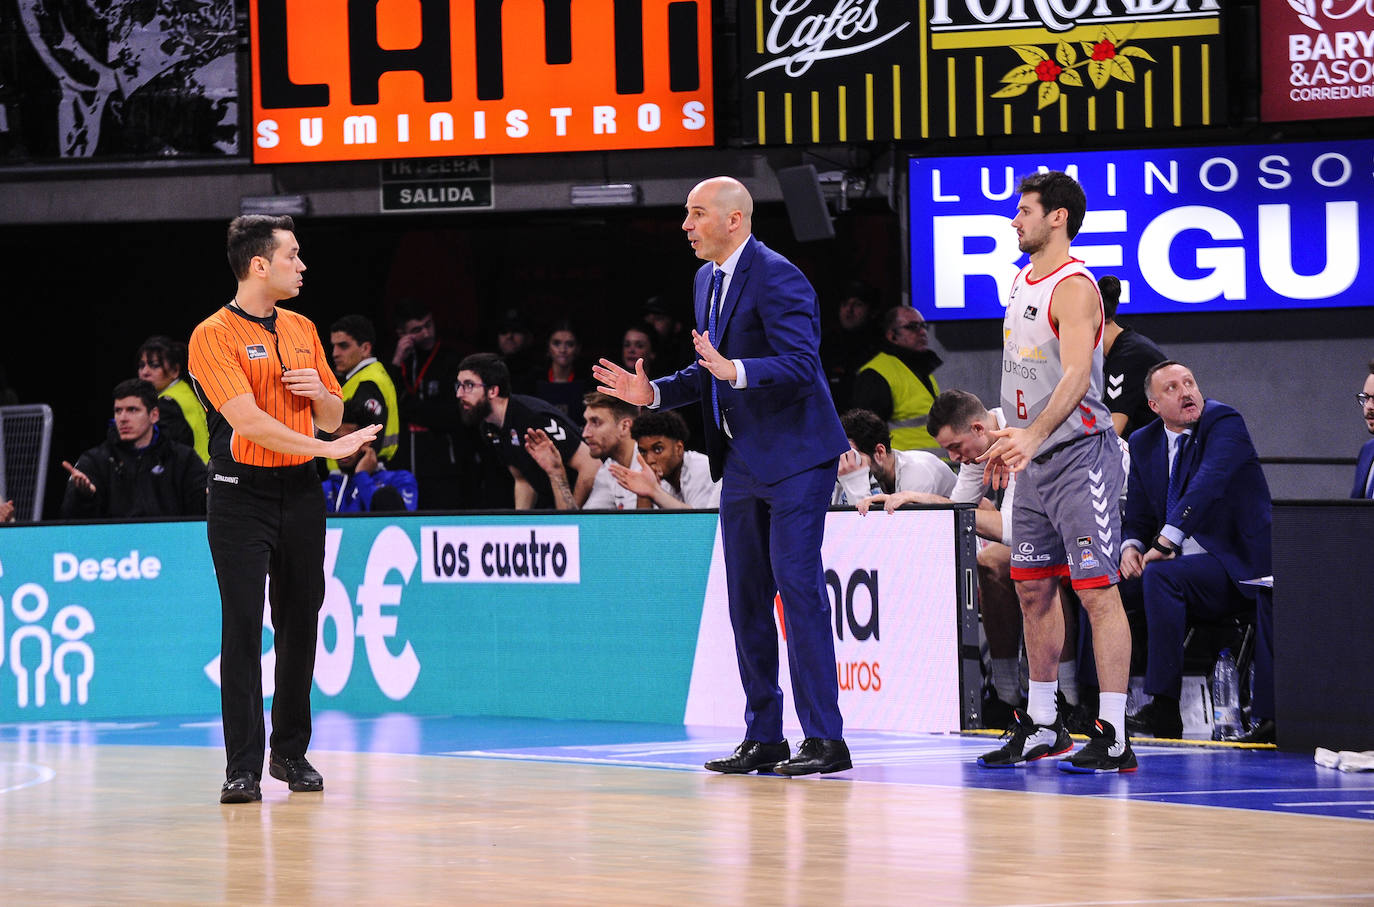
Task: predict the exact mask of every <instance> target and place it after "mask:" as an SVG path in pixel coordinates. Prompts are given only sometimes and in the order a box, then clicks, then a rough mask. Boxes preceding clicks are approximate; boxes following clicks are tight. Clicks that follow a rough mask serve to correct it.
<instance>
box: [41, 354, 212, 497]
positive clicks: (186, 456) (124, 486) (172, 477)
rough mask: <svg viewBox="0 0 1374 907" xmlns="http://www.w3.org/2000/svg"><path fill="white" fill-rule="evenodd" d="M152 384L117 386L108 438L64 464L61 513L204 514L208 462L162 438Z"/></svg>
mask: <svg viewBox="0 0 1374 907" xmlns="http://www.w3.org/2000/svg"><path fill="white" fill-rule="evenodd" d="M157 420H158V396H157V390H156V388H154V387H153V385H152V383H151V382H148V381H144V380H143V379H141V378H130V379H128V380H127V381H121V382H120V383H119V384H116V385H115V389H114V425H113V426H112V427H111V428H110V433H109V437H107V438H106V439H105V440H104V441H103V442H102V443H100V444H98V445H96V446H95V447H92V448H91V449H90V450H88V451H86V452H85V453H83V454H82V455H81V456H80V457H78V458H77V461H76V465H75V466H73V465H72V464H71V463H69V462H67V461H65V460H64V461H63V462H62V467H63V468H64V469H66V470H67V472H68V473H70V474H71V478H70V479H69V480H68V482H67V494H66V497H65V498H63V500H62V516H63V517H64V518H73V517H150V516H199V515H201V514H204V513H205V464H204V463H202V462H201V461H200V457H199V456H197V454H196V452H195V450H194V449H193V448H191V447H188V446H186V445H185V444H179V443H177V442H176V441H172V440H169V439H167V438H164V437H162V435H161V433H160V432H159V431H158V428H157Z"/></svg>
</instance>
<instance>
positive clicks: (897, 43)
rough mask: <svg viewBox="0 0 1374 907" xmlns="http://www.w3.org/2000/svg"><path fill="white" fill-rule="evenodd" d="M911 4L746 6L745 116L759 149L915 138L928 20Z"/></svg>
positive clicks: (761, 2)
mask: <svg viewBox="0 0 1374 907" xmlns="http://www.w3.org/2000/svg"><path fill="white" fill-rule="evenodd" d="M915 13H916V4H914V3H912V2H910V0H750V2H746V3H741V4H740V7H739V18H740V26H739V27H740V64H741V65H740V76H741V83H742V85H743V97H742V99H741V114H740V118H741V121H742V123H743V131H744V135H745V138H746V140H747V139H752V140H753V141H755V142H757V143H758V144H760V145H784V144H786V145H791V144H807V143H815V144H818V143H835V142H874V141H878V142H887V141H893V140H900V139H903V138H917V137H918V134H917V133H914V132H912V131H911V128H912V125H913V124H914V123H915V118H914V117H913V115H912V113H913V111H916V110H919V109H920V106H919V105H920V88H921V83H920V70H919V69H918V63H919V60H920V58H921V57H922V53H921V46H920V44H919V43H918V42H919V37H920V33H921V32H920V23H919V22H918V21H917V20H916V18H915Z"/></svg>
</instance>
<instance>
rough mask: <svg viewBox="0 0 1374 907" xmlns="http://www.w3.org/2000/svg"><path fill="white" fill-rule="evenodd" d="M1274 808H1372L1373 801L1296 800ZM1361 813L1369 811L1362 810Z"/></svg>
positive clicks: (1278, 804)
mask: <svg viewBox="0 0 1374 907" xmlns="http://www.w3.org/2000/svg"><path fill="white" fill-rule="evenodd" d="M1274 805H1275V806H1374V800H1296V801H1294V802H1292V803H1277V802H1276V803H1275V804H1274ZM1360 812H1362V813H1367V812H1370V810H1367V809H1362V810H1360Z"/></svg>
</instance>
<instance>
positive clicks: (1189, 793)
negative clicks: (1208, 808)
mask: <svg viewBox="0 0 1374 907" xmlns="http://www.w3.org/2000/svg"><path fill="white" fill-rule="evenodd" d="M1330 790H1333V788H1330V787H1254V788H1243V787H1242V788H1236V789H1233V790H1162V791H1148V792H1142V794H1141V795H1140V796H1151V797H1196V796H1197V795H1199V794H1206V795H1207V796H1212V795H1213V794H1296V793H1301V792H1302V791H1314V792H1320V793H1326V792H1327V791H1330ZM1342 790H1352V791H1356V790H1359V791H1364V790H1374V787H1355V788H1342ZM1280 805H1281V804H1280Z"/></svg>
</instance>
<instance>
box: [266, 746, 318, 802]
mask: <svg viewBox="0 0 1374 907" xmlns="http://www.w3.org/2000/svg"><path fill="white" fill-rule="evenodd" d="M267 773H268V774H269V775H271V776H272V777H273V778H276V779H277V780H278V781H285V782H286V786H287V788H288V789H289V790H293V791H296V792H298V793H299V792H301V791H314V790H324V776H323V775H321V774H320V773H319V772H317V771H315V766H313V765H311V764H310V761H309V760H308V759H306V758H305V757H304V756H301V757H300V758H298V759H291V758H289V757H287V756H278V755H277V754H276V753H273V754H272V756H271V758H269V759H268V760H267Z"/></svg>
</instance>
